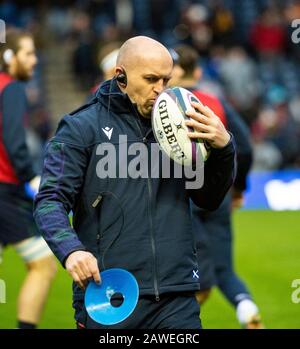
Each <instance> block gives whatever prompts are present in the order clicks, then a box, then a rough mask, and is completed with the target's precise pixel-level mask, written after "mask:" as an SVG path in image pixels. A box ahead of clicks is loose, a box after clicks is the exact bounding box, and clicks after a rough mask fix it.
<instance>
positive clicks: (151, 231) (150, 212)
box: [130, 102, 160, 302]
mask: <svg viewBox="0 0 300 349" xmlns="http://www.w3.org/2000/svg"><path fill="white" fill-rule="evenodd" d="M130 105H131V109H132V111H133V112H134V114H135V115H136V117H138V118H139V115H137V113H136V111H135V109H134V107H133V106H132V104H131V102H130ZM135 122H136V125H137V127H138V129H139V131H140V134H141V136H142V139H143V143H145V144H146V145H147V143H148V140H147V136H148V135H149V134H150V132H147V134H146V135H145V136H144V135H143V132H142V129H141V126H140V124H139V122H138V120H135ZM147 184H148V185H147V186H148V194H149V202H148V213H149V220H150V237H151V249H152V256H153V266H154V272H153V274H154V275H153V283H154V293H155V300H156V301H157V302H159V300H160V296H159V292H158V282H157V268H156V247H155V240H154V233H153V219H152V209H151V204H152V185H151V179H150V178H149V176H148V178H147Z"/></svg>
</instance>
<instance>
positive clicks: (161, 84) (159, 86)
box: [154, 79, 165, 94]
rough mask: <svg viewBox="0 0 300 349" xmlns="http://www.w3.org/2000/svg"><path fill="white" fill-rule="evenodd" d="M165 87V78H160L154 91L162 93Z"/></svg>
mask: <svg viewBox="0 0 300 349" xmlns="http://www.w3.org/2000/svg"><path fill="white" fill-rule="evenodd" d="M164 89H165V85H164V80H163V79H160V80H158V81H157V83H156V84H155V86H154V91H155V92H156V93H157V94H160V93H161V92H162V91H163V90H164Z"/></svg>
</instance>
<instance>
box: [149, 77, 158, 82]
mask: <svg viewBox="0 0 300 349" xmlns="http://www.w3.org/2000/svg"><path fill="white" fill-rule="evenodd" d="M146 80H147V81H149V82H156V81H157V78H153V77H147V78H146Z"/></svg>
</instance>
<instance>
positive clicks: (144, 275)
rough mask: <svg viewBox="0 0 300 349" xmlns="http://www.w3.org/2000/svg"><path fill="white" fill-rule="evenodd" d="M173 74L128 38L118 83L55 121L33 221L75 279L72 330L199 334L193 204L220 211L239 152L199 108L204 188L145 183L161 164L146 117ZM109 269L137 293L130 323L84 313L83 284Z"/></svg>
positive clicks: (172, 181) (153, 52) (140, 41)
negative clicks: (123, 275)
mask: <svg viewBox="0 0 300 349" xmlns="http://www.w3.org/2000/svg"><path fill="white" fill-rule="evenodd" d="M172 66H173V62H172V58H171V57H170V54H169V52H168V50H167V49H166V48H165V47H164V46H163V45H161V44H160V43H159V42H157V41H155V40H153V39H151V38H148V37H144V36H138V37H134V38H131V39H129V40H128V41H126V42H125V43H124V44H123V46H122V47H121V48H120V51H119V55H118V58H117V65H116V68H115V76H114V78H113V79H111V80H108V81H106V82H104V83H103V84H102V85H101V86H100V88H99V89H98V91H97V93H96V95H95V98H94V99H93V100H92V101H91V102H90V103H88V104H87V105H84V106H83V107H81V108H79V109H78V110H76V111H74V112H72V113H70V114H69V115H66V116H65V117H64V118H63V119H62V120H61V122H60V124H59V127H58V129H57V132H56V135H55V137H54V138H53V139H52V140H51V141H50V143H49V145H48V148H47V151H46V157H45V162H44V170H43V176H42V180H41V186H40V191H39V194H38V196H37V198H36V200H35V219H36V222H37V225H38V226H39V229H40V231H41V232H42V234H43V236H44V238H45V240H46V241H47V243H48V244H49V246H50V248H51V249H52V251H53V252H54V254H55V255H56V256H57V258H58V259H59V261H60V262H61V263H62V265H63V266H64V267H65V268H66V269H67V271H68V272H69V274H70V275H71V277H72V279H73V281H74V283H73V307H74V309H75V319H76V323H77V328H118V329H132V328H143V329H167V328H170V329H171V328H178V329H180V328H182V329H183V328H186V329H188V328H192V329H200V328H201V323H200V318H199V307H198V305H197V301H196V299H195V296H194V293H195V290H197V289H198V288H199V284H198V277H199V276H198V270H197V259H196V254H195V245H194V241H193V234H192V230H191V221H190V219H191V218H190V201H189V198H192V200H193V201H194V202H195V204H196V205H198V206H199V207H203V208H206V209H214V208H216V207H217V206H218V205H219V204H220V202H221V201H222V199H223V197H224V196H225V194H226V192H227V191H228V189H229V187H230V186H231V184H232V179H233V177H234V175H233V174H234V169H235V165H234V156H235V150H234V146H233V140H232V137H231V135H230V134H229V133H228V132H227V131H226V129H225V128H224V126H223V124H222V123H221V122H220V120H219V118H218V117H217V116H216V115H215V114H214V113H213V112H212V111H211V110H210V109H208V108H206V107H203V106H202V105H198V104H196V105H195V108H196V110H197V111H195V112H190V114H189V115H190V117H191V118H192V121H190V122H189V123H190V125H192V126H193V127H194V129H195V132H194V134H193V135H191V137H200V136H201V135H203V137H205V139H206V140H207V141H208V142H210V144H211V145H212V151H211V155H210V158H209V161H207V163H206V165H205V168H204V175H205V181H204V185H203V186H202V188H200V189H194V190H191V189H189V190H188V189H186V182H185V178H175V176H174V173H173V171H170V173H171V174H170V176H169V178H165V177H164V178H162V175H161V173H159V176H155V178H153V177H154V176H153V177H151V175H150V174H151V173H152V171H151V169H152V167H153V166H157V165H158V164H159V163H160V162H161V160H162V156H163V155H162V153H161V152H158V153H156V152H153V151H152V150H153V148H154V149H158V147H157V144H156V142H155V139H154V136H153V132H152V128H151V111H152V108H153V105H154V102H155V100H156V98H157V96H158V95H159V94H160V93H161V92H162V91H163V90H164V89H165V88H166V86H167V84H168V81H169V79H170V78H171V72H172ZM203 130H205V134H204V133H203ZM153 154H154V155H155V154H158V157H157V158H155V157H154V158H153ZM145 167H146V171H145ZM200 170H201V169H200ZM200 170H199V171H200ZM145 173H146V175H145ZM70 210H72V211H73V212H74V220H73V226H70V223H69V219H68V213H69V212H70ZM109 268H123V269H126V270H128V271H129V272H131V273H132V274H133V275H134V276H135V278H136V280H137V282H138V285H139V291H140V292H139V300H138V304H137V306H136V308H135V310H134V311H133V313H132V314H131V315H130V316H129V317H127V318H126V319H125V320H123V321H122V322H120V323H117V324H115V325H110V326H104V325H101V324H98V323H96V322H95V321H93V320H92V319H91V318H90V317H89V315H88V314H87V311H86V309H85V307H84V295H85V288H86V286H87V284H88V282H90V281H94V282H96V283H100V282H101V277H100V271H103V270H105V269H109ZM111 296H112V295H108V301H110V302H111V306H120V303H122V301H123V299H122V297H121V299H119V300H118V301H119V303H118V304H115V303H114V302H113V297H111ZM110 297H111V298H110Z"/></svg>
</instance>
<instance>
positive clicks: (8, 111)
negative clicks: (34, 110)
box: [1, 82, 36, 182]
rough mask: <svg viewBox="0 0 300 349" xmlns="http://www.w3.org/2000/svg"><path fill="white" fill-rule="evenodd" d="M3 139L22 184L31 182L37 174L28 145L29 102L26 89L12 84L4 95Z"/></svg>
mask: <svg viewBox="0 0 300 349" xmlns="http://www.w3.org/2000/svg"><path fill="white" fill-rule="evenodd" d="M1 102H2V118H3V122H2V137H3V143H4V147H5V150H6V152H7V155H8V157H9V160H10V162H11V164H12V166H13V168H14V170H15V172H16V175H17V177H18V179H19V180H20V181H21V182H27V181H30V180H31V179H32V178H33V177H34V176H35V175H36V174H35V172H34V170H33V164H32V159H31V156H30V154H29V150H28V147H27V144H26V136H25V131H24V116H25V114H26V111H27V101H26V96H25V91H24V87H23V86H22V84H21V83H20V82H12V83H11V84H9V85H8V86H6V88H5V89H4V91H3V93H2V101H1Z"/></svg>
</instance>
